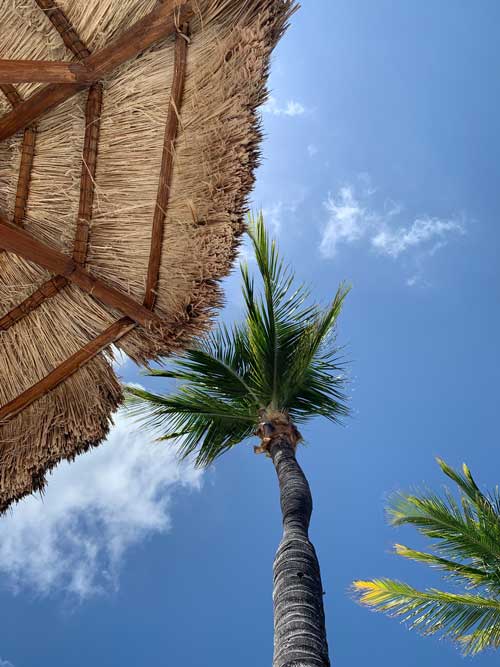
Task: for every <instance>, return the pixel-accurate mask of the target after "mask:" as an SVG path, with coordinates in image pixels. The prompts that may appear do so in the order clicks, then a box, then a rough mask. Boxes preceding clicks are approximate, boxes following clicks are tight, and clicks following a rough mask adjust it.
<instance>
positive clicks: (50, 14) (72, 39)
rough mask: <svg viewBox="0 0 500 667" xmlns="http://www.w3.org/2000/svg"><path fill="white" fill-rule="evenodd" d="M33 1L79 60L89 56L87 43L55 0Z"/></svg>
mask: <svg viewBox="0 0 500 667" xmlns="http://www.w3.org/2000/svg"><path fill="white" fill-rule="evenodd" d="M35 2H36V4H37V5H38V6H39V7H40V9H42V10H43V11H44V13H45V15H46V16H47V18H48V19H49V21H50V22H51V23H52V25H53V26H54V28H55V29H56V30H57V32H58V33H59V34H60V35H61V37H62V40H63V42H64V44H65V45H66V47H67V48H68V49H69V50H70V51H71V52H72V53H73V54H74V55H75V56H76V57H77V58H78V59H79V60H83V59H84V58H87V57H88V56H90V51H89V49H88V48H87V45H86V44H85V43H84V42H83V41H82V40H81V39H80V37H79V36H78V34H77V33H76V31H75V29H74V28H73V25H72V24H71V22H70V20H69V19H68V17H67V16H66V14H65V13H64V12H63V10H62V9H61V8H60V7H59V6H58V4H57V2H55V0H35Z"/></svg>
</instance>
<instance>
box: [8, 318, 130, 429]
mask: <svg viewBox="0 0 500 667" xmlns="http://www.w3.org/2000/svg"><path fill="white" fill-rule="evenodd" d="M135 326H137V325H136V323H135V322H134V321H132V320H130V319H129V318H128V317H125V318H122V319H121V320H118V321H117V322H114V324H112V325H111V326H110V327H108V329H106V331H104V332H103V333H102V334H101V335H100V336H97V338H95V339H94V340H92V341H90V343H87V345H85V346H84V347H83V348H82V349H81V350H79V351H78V352H76V353H75V354H73V355H72V356H71V357H70V358H69V359H67V360H66V361H64V362H63V363H62V364H61V365H60V366H58V367H57V368H55V369H54V370H53V371H52V372H51V373H49V374H48V375H47V376H46V377H44V378H43V379H42V380H40V382H37V383H36V384H35V385H33V386H32V387H30V388H29V389H27V390H26V391H25V392H23V393H22V394H20V395H19V396H17V397H16V398H15V399H14V400H12V401H10V402H9V403H7V404H6V405H4V406H3V407H1V408H0V422H1V421H6V420H8V419H12V418H13V417H15V416H16V415H18V414H19V413H20V412H22V411H23V410H24V409H26V408H27V407H28V406H29V405H31V404H32V403H34V402H35V401H36V400H37V399H39V398H41V397H42V396H44V395H45V394H47V393H48V392H49V391H52V390H53V389H55V388H56V387H57V386H58V385H60V384H61V382H64V381H65V380H67V379H68V378H69V377H71V376H72V375H73V374H74V373H76V372H77V371H78V370H79V369H80V368H82V367H83V366H85V365H86V364H88V363H89V361H91V360H92V359H94V358H95V357H96V356H97V355H98V354H99V353H100V352H102V351H103V350H104V349H106V348H107V347H108V346H109V345H111V344H112V343H116V342H117V341H118V340H119V339H120V338H123V336H125V335H126V334H127V333H129V332H130V331H132V329H134V327H135Z"/></svg>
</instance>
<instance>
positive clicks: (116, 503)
mask: <svg viewBox="0 0 500 667" xmlns="http://www.w3.org/2000/svg"><path fill="white" fill-rule="evenodd" d="M200 483H201V478H200V473H199V471H196V470H194V469H193V468H192V467H191V466H189V465H187V464H181V465H179V463H178V462H177V460H176V458H175V454H174V452H173V451H172V449H171V448H170V447H166V446H165V445H164V444H163V443H153V442H152V436H151V434H147V433H144V432H141V431H139V430H137V429H136V428H135V426H134V424H133V422H131V421H130V420H129V419H127V418H125V417H124V416H123V415H120V414H119V415H118V417H117V419H116V425H115V427H114V428H113V430H112V431H111V433H110V435H109V437H108V439H107V442H106V443H104V444H103V445H101V447H99V448H98V449H95V450H93V451H92V452H89V453H87V454H85V455H84V456H81V457H79V458H78V459H77V460H76V461H75V462H74V463H72V464H68V463H63V464H62V465H60V466H59V467H58V468H57V469H56V471H55V472H54V474H53V475H51V477H50V480H49V485H48V489H47V493H46V495H45V496H44V497H43V499H40V498H39V497H31V498H28V499H26V500H24V501H22V502H21V503H20V504H19V505H18V506H16V507H15V508H14V510H13V511H12V513H11V514H10V515H8V516H6V517H4V518H2V519H1V520H0V571H1V572H2V573H3V575H4V576H5V577H6V578H7V581H8V582H10V584H11V585H12V587H13V588H14V590H19V589H20V588H23V587H30V588H33V589H34V590H36V591H37V592H39V593H41V594H48V593H51V592H53V591H65V592H67V593H68V592H69V593H71V594H74V595H76V596H77V597H80V598H86V597H89V596H92V595H94V594H97V593H101V592H103V591H108V590H112V589H114V588H116V586H117V585H118V578H119V572H120V567H121V565H122V563H123V558H124V556H125V554H126V552H127V551H128V550H129V549H131V548H132V547H133V546H134V545H137V544H138V543H139V542H141V541H142V540H144V539H146V538H148V537H149V536H151V535H153V534H158V533H165V532H167V531H169V530H170V528H171V524H172V522H171V501H172V495H173V493H175V492H176V491H177V490H178V489H180V488H181V487H185V488H187V489H197V488H199V485H200ZM6 664H9V663H6ZM0 667H1V663H0Z"/></svg>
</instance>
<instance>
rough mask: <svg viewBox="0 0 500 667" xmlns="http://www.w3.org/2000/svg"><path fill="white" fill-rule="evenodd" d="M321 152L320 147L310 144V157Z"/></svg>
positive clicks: (308, 150)
mask: <svg viewBox="0 0 500 667" xmlns="http://www.w3.org/2000/svg"><path fill="white" fill-rule="evenodd" d="M318 153H319V148H318V147H317V146H316V145H315V144H309V145H308V147H307V154H308V155H309V157H314V156H315V155H317V154H318Z"/></svg>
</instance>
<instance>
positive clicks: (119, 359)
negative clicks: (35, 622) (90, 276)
mask: <svg viewBox="0 0 500 667" xmlns="http://www.w3.org/2000/svg"><path fill="white" fill-rule="evenodd" d="M111 352H112V355H113V369H114V371H115V373H118V372H120V371H123V369H124V367H125V365H126V364H127V362H128V361H130V360H129V358H128V357H127V355H126V354H125V352H123V351H122V350H120V348H119V347H116V345H112V346H111ZM0 667H2V666H1V665H0Z"/></svg>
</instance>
